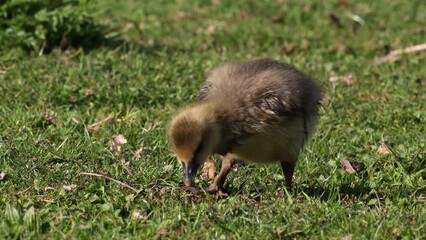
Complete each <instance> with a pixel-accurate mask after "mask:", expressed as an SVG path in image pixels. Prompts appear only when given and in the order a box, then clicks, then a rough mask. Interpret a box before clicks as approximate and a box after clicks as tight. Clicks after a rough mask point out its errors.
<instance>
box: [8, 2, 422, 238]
mask: <svg viewBox="0 0 426 240" xmlns="http://www.w3.org/2000/svg"><path fill="white" fill-rule="evenodd" d="M100 2H101V3H99V5H98V8H99V11H101V15H100V17H99V20H100V21H102V22H104V23H109V24H111V25H112V26H113V27H115V28H114V29H115V30H116V31H118V34H120V35H121V36H122V39H123V42H122V44H120V45H119V47H117V48H112V47H107V46H105V47H100V48H98V49H95V50H93V51H90V52H81V53H80V54H78V52H77V53H75V52H72V51H68V52H65V53H61V52H54V53H53V54H50V55H47V56H41V57H27V58H25V59H20V58H13V56H12V57H11V55H10V54H9V55H7V56H4V55H3V56H2V57H0V59H1V60H0V172H4V173H5V174H6V175H5V177H4V179H3V180H0V193H1V194H0V238H11V239H25V238H43V239H44V238H53V239H56V238H68V239H89V238H92V239H109V238H112V239H124V238H130V239H146V238H154V237H155V236H156V234H157V233H158V232H159V231H160V232H166V230H165V229H166V228H167V229H168V231H169V232H168V233H164V234H163V235H162V236H164V237H165V238H166V237H167V236H168V237H172V238H184V239H254V238H257V239H277V238H298V239H311V238H314V239H330V238H340V237H344V236H348V235H352V236H353V238H354V239H390V238H403V239H422V238H423V239H424V238H426V231H425V230H424V229H425V227H426V226H425V223H426V188H425V186H426V170H425V169H426V87H425V86H423V85H422V80H424V79H425V78H426V67H425V57H426V55H425V54H424V53H419V54H410V55H406V56H403V57H402V58H401V59H400V61H398V62H395V63H385V64H375V63H374V60H375V59H377V58H378V57H380V56H383V55H385V54H386V51H387V50H388V49H398V48H403V47H408V46H412V45H416V44H421V43H423V42H424V40H425V39H426V27H425V25H424V23H425V22H426V14H425V13H426V5H425V4H424V2H423V1H402V0H398V1H373V2H372V3H370V2H371V1H348V2H349V6H347V7H345V6H341V5H339V4H338V2H339V1H325V2H324V3H319V2H318V3H314V2H316V1H272V0H271V1H249V3H246V2H245V1H231V0H222V1H212V2H211V1H206V0H205V1H193V2H197V3H191V4H190V3H188V1H183V0H175V1H135V0H133V1H124V2H123V1H113V0H108V1H100ZM281 2H282V3H281ZM341 2H345V1H341ZM350 13H352V14H356V15H358V16H360V17H361V18H362V19H363V20H364V21H365V23H364V24H362V25H360V24H357V23H356V22H354V21H353V20H352V19H351V18H349V17H348V16H349V14H350ZM330 14H334V15H335V16H336V17H337V18H339V20H340V24H341V27H338V26H337V25H336V24H332V23H330ZM262 57H268V58H274V59H278V60H282V61H285V62H289V63H291V64H294V65H295V66H297V67H298V68H300V69H301V70H303V71H305V72H306V73H307V74H309V75H311V76H313V77H315V78H316V79H318V81H319V82H320V83H321V85H322V86H323V89H324V95H326V96H327V99H328V100H327V101H325V102H324V103H323V107H322V109H321V121H320V124H319V126H318V128H317V132H316V134H315V136H314V137H313V139H312V141H311V142H310V143H309V144H308V145H307V146H306V148H305V150H304V151H303V153H302V154H301V156H300V158H299V162H298V166H297V168H296V173H295V179H294V190H293V192H292V193H291V194H290V195H287V194H286V192H285V190H284V188H283V185H284V184H283V176H282V173H281V169H280V167H279V166H278V165H270V166H255V165H246V166H243V167H241V168H240V169H239V170H238V171H237V172H234V173H231V174H230V176H229V178H228V185H227V186H228V189H230V197H228V198H218V197H216V196H210V195H207V196H193V195H191V194H189V193H186V192H184V191H182V190H181V189H180V188H179V185H180V184H181V181H182V180H181V178H182V173H181V169H180V164H179V163H178V162H177V161H176V159H175V158H174V157H173V155H172V154H171V153H170V151H169V149H168V144H167V139H166V135H165V127H166V125H167V122H168V121H169V119H170V117H171V115H172V114H173V113H174V111H175V110H176V109H178V108H179V107H181V106H183V105H185V104H186V103H188V102H189V101H191V99H193V98H194V96H195V95H196V93H197V89H198V87H199V86H200V85H201V84H202V82H203V79H204V77H205V76H206V73H207V72H208V70H210V69H212V68H213V67H214V66H216V65H218V64H220V63H222V62H224V61H229V60H248V59H253V58H262ZM347 74H352V76H353V79H354V80H355V81H354V82H353V83H352V84H346V83H345V82H344V81H337V82H330V81H329V79H330V77H331V76H333V75H337V76H344V75H347ZM110 114H113V115H114V120H113V121H111V122H108V123H105V124H103V125H101V126H100V127H99V129H98V130H95V131H93V130H90V129H89V128H88V125H89V124H92V123H94V122H98V121H100V120H102V119H104V118H106V117H107V116H108V115H110ZM73 118H74V120H76V119H77V120H78V123H76V121H73ZM116 134H123V135H124V136H125V137H126V139H127V141H128V143H127V144H124V145H123V146H122V147H123V148H122V151H121V152H116V151H115V150H113V148H112V138H113V136H114V135H116ZM383 141H386V142H387V143H388V144H389V145H390V146H391V147H392V148H393V150H394V152H395V153H396V155H397V156H396V157H395V156H394V155H393V154H389V155H380V154H378V153H377V149H378V147H379V146H380V144H381V143H382V142H383ZM141 145H143V146H144V150H143V153H142V156H141V157H140V158H139V159H132V158H133V156H134V153H135V152H136V151H137V149H139V148H140V146H141ZM343 159H349V160H351V161H360V162H363V163H364V164H365V165H366V170H365V171H364V172H362V173H360V174H355V175H349V174H347V173H346V172H345V171H344V170H343V169H342V167H341V166H340V161H341V160H343ZM123 161H124V163H122V162H123ZM123 165H126V166H127V167H128V168H129V169H130V170H131V171H132V173H133V175H131V174H130V173H129V172H128V171H127V170H126V169H125V167H123ZM82 172H90V173H99V174H103V175H107V176H110V177H112V178H114V179H116V180H119V181H122V182H125V183H127V184H129V185H131V186H133V187H134V188H136V189H138V191H137V192H134V191H132V190H129V189H127V188H123V187H121V186H120V185H118V184H116V183H115V182H113V181H110V180H106V179H102V178H95V177H90V176H85V175H80V173H82ZM71 184H75V185H77V188H76V189H74V190H72V191H66V190H65V189H64V186H69V185H71ZM198 184H199V185H201V186H203V187H207V186H208V185H209V181H208V180H204V179H201V178H200V177H198ZM134 212H139V213H141V214H140V215H141V216H142V217H141V218H140V219H137V218H135V217H134V216H133V215H134Z"/></svg>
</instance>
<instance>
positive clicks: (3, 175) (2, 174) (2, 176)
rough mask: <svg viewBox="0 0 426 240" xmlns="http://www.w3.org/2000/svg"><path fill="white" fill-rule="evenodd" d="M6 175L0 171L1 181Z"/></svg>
mask: <svg viewBox="0 0 426 240" xmlns="http://www.w3.org/2000/svg"><path fill="white" fill-rule="evenodd" d="M5 176H6V173H4V172H1V173H0V181H2V180H3V179H4V177H5Z"/></svg>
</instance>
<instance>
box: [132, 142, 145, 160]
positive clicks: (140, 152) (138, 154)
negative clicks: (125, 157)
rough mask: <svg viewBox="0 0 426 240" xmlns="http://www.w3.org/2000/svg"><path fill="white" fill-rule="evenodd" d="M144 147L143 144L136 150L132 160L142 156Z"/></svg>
mask: <svg viewBox="0 0 426 240" xmlns="http://www.w3.org/2000/svg"><path fill="white" fill-rule="evenodd" d="M143 149H144V146H143V144H142V145H141V147H140V148H139V149H138V150H136V152H135V154H134V155H133V157H132V160H138V159H139V158H141V155H142V152H143Z"/></svg>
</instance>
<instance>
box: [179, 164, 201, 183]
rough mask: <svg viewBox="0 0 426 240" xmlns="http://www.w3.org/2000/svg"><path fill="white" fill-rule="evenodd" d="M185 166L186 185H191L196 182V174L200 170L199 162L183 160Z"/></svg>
mask: <svg viewBox="0 0 426 240" xmlns="http://www.w3.org/2000/svg"><path fill="white" fill-rule="evenodd" d="M182 167H183V182H184V183H185V186H187V187H191V186H192V185H193V184H194V179H195V175H196V173H197V170H198V164H196V163H194V162H189V163H187V162H182Z"/></svg>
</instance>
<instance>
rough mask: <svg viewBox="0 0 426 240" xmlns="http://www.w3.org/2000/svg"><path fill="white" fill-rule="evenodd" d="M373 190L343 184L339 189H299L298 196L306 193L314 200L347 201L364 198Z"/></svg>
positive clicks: (312, 187) (357, 185)
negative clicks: (346, 199)
mask: <svg viewBox="0 0 426 240" xmlns="http://www.w3.org/2000/svg"><path fill="white" fill-rule="evenodd" d="M371 190H372V189H371V188H370V187H368V186H365V185H364V184H356V185H352V186H351V185H348V184H343V185H340V186H339V187H322V186H307V187H304V186H302V187H298V188H297V191H294V192H295V193H296V194H300V193H305V194H306V195H308V196H310V197H314V198H319V199H321V200H323V201H327V200H329V199H335V198H339V199H345V198H347V197H357V198H362V197H365V196H369V195H371Z"/></svg>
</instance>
